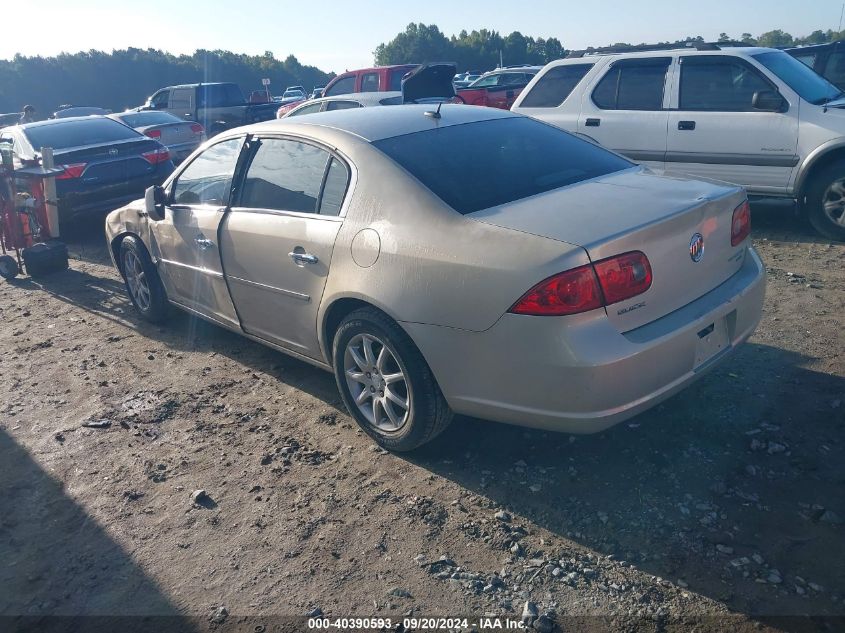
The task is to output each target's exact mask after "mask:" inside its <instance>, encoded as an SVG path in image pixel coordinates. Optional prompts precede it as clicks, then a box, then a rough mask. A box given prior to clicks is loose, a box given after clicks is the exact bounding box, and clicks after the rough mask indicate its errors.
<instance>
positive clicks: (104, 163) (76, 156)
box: [54, 137, 161, 185]
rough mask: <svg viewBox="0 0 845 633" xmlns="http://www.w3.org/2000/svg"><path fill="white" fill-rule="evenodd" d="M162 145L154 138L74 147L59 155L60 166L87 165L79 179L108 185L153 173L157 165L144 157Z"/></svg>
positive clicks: (88, 183)
mask: <svg viewBox="0 0 845 633" xmlns="http://www.w3.org/2000/svg"><path fill="white" fill-rule="evenodd" d="M160 147H161V146H160V145H159V143H158V142H157V141H154V140H153V139H149V138H144V137H138V138H132V139H128V140H123V141H114V142H111V143H108V144H100V145H90V146H84V147H72V148H68V149H64V150H61V151H57V152H55V155H54V159H55V162H56V165H73V164H77V163H86V166H85V170H84V171H83V172H82V175H81V176H80V177H79V180H80V181H81V182H82V183H84V184H86V185H98V184H108V183H113V182H119V181H124V180H129V179H134V178H138V177H142V176H145V175H148V174H151V173H152V172H154V171H155V170H156V165H153V164H151V163H149V162H148V161H147V160H146V159H144V158H143V157H142V156H141V154H143V153H145V152H152V151H155V150H156V149H158V148H160Z"/></svg>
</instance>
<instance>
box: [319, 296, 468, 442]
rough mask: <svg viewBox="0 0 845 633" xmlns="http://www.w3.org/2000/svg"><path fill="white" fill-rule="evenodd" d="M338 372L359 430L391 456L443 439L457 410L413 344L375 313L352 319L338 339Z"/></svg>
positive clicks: (355, 315)
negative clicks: (387, 450)
mask: <svg viewBox="0 0 845 633" xmlns="http://www.w3.org/2000/svg"><path fill="white" fill-rule="evenodd" d="M333 358H334V361H333V362H334V373H335V380H336V381H337V387H338V389H339V390H340V394H341V397H342V398H343V402H344V404H345V405H346V408H347V409H348V410H349V412H350V413H351V414H352V417H354V418H355V421H356V422H357V423H358V425H359V426H360V427H361V428H362V429H363V430H364V432H365V433H367V435H369V436H370V437H371V438H373V439H374V440H375V441H376V442H377V443H378V444H380V445H381V446H383V447H384V448H386V449H389V450H391V451H410V450H413V449H415V448H417V447H419V446H422V445H423V444H425V443H426V442H429V441H431V440H432V439H434V438H435V437H436V436H437V435H439V434H440V433H441V432H442V431H443V430H444V429H445V428H446V427H447V426H448V425H449V422H451V420H452V411H451V410H450V409H449V406H448V405H447V404H446V400H445V398H444V397H443V394H442V393H441V391H440V387H439V386H438V385H437V382H436V381H435V379H434V376H433V374H432V373H431V369H429V367H428V364H427V363H426V362H425V360H424V359H423V357H422V354H420V351H419V350H418V349H417V347H416V346H415V345H414V343H413V341H411V339H410V338H409V337H408V335H407V334H405V332H404V331H403V330H402V328H400V327H399V326H398V325H397V324H396V323H395V322H394V321H393V320H391V319H390V318H389V317H387V316H386V315H385V314H384V313H382V312H380V311H378V310H376V309H375V308H363V309H361V310H356V311H354V312H352V313H351V314H349V316H347V317H346V318H345V319H344V320H343V322H341V324H340V327H339V328H338V330H337V333H336V334H335V337H334V343H333Z"/></svg>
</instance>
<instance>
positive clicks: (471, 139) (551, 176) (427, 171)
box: [373, 117, 633, 214]
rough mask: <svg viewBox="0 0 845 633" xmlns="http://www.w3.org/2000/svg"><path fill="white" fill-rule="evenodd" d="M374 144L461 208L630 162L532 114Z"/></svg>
mask: <svg viewBox="0 0 845 633" xmlns="http://www.w3.org/2000/svg"><path fill="white" fill-rule="evenodd" d="M373 145H374V146H375V147H377V148H378V149H380V150H381V151H382V152H384V153H385V154H387V155H388V156H389V157H390V158H392V159H393V160H394V161H396V162H397V163H399V164H400V165H401V166H402V167H404V168H405V169H406V170H408V171H409V172H410V173H411V174H412V175H413V176H415V177H416V178H417V179H418V180H419V181H420V182H422V183H423V184H424V185H425V186H426V187H428V188H429V189H430V190H431V191H432V192H434V193H435V194H436V195H437V196H438V197H440V198H441V199H442V200H443V201H444V202H445V203H446V204H448V205H449V206H450V207H452V208H453V209H455V210H456V211H457V212H459V213H462V214H467V213H473V212H474V211H480V210H482V209H488V208H490V207H495V206H497V205H500V204H506V203H508V202H513V201H515V200H521V199H522V198H527V197H529V196H533V195H536V194H538V193H543V192H544V191H550V190H552V189H557V188H559V187H565V186H567V185H571V184H573V183H576V182H581V181H582V180H588V179H590V178H596V177H598V176H603V175H605V174H609V173H612V172H615V171H620V170H622V169H627V168H629V167H632V166H633V163H630V162H628V161H627V160H625V159H624V158H621V157H619V156H617V155H615V154H612V153H610V152H608V151H607V150H605V149H602V148H601V147H599V146H597V145H593V144H592V143H590V142H588V141H584V140H581V139H579V138H577V137H575V136H572V135H571V134H567V133H566V132H564V131H562V130H560V129H558V128H555V127H552V126H550V125H546V124H544V123H540V122H539V121H535V120H534V119H529V118H527V117H514V118H507V119H494V120H488V121H478V122H475V123H466V124H463V125H451V126H448V127H442V128H435V129H432V130H426V131H424V132H415V133H413V134H405V135H403V136H395V137H392V138H387V139H383V140H381V141H375V142H374V143H373Z"/></svg>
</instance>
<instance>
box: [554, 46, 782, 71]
mask: <svg viewBox="0 0 845 633" xmlns="http://www.w3.org/2000/svg"><path fill="white" fill-rule="evenodd" d="M773 52H783V51H781V50H780V49H776V48H764V47H762V46H734V47H731V48H724V49H722V50H700V51H699V50H695V49H693V48H687V47H678V48H666V49H660V50H653V51H631V52H620V53H603V52H596V53H590V52H589V51H587V52H585V53H584V55H583V56H579V57H564V58H563V59H556V60H554V61H551V62H549V63H548V64H546V66H545V68H552V67H554V66H564V65H569V64H595V63H596V62H598V61H599V60H602V59H608V58H610V59H618V58H625V59H637V58H642V59H647V58H650V57H670V56H672V55H675V54H678V53H680V54H681V55H684V56H685V57H686V56H693V55H708V56H712V55H724V56H727V57H749V56H751V55H755V54H757V53H773Z"/></svg>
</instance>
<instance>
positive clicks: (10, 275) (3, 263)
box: [0, 255, 20, 279]
mask: <svg viewBox="0 0 845 633" xmlns="http://www.w3.org/2000/svg"><path fill="white" fill-rule="evenodd" d="M19 272H20V268H18V262H16V261H15V258H14V257H12V256H11V255H0V277H3V279H14V278H15V277H17V276H18V273H19Z"/></svg>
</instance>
